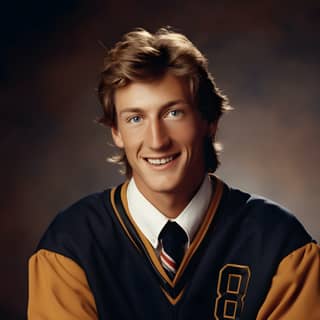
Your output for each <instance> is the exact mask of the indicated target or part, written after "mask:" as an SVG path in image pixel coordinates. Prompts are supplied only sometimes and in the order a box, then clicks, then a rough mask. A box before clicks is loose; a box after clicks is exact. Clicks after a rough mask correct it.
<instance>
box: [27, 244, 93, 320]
mask: <svg viewBox="0 0 320 320" xmlns="http://www.w3.org/2000/svg"><path fill="white" fill-rule="evenodd" d="M28 319H29V320H40V319H47V320H51V319H52V320H53V319H63V320H76V319H77V320H78V319H81V320H96V319H98V316H97V311H96V305H95V301H94V297H93V295H92V292H91V291H90V288H89V285H88V283H87V279H86V275H85V273H84V271H83V270H82V269H81V267H80V266H79V265H78V264H76V263H75V262H74V261H73V260H71V259H69V258H67V257H65V256H63V255H60V254H58V253H54V252H51V251H48V250H44V249H41V250H39V251H38V252H36V253H35V254H34V255H33V256H32V257H31V258H30V260H29V301H28Z"/></svg>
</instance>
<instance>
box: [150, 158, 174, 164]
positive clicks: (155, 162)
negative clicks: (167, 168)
mask: <svg viewBox="0 0 320 320" xmlns="http://www.w3.org/2000/svg"><path fill="white" fill-rule="evenodd" d="M172 160H173V157H172V156H171V157H168V158H161V159H149V158H148V159H147V161H148V162H149V163H151V164H154V165H162V164H166V163H168V162H170V161H172Z"/></svg>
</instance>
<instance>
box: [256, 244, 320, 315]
mask: <svg viewBox="0 0 320 320" xmlns="http://www.w3.org/2000/svg"><path fill="white" fill-rule="evenodd" d="M266 319H268V320H279V319H281V320H301V319H308V320H317V319H320V248H319V246H318V245H317V244H315V243H309V244H307V245H305V246H303V247H301V248H299V249H297V250H295V251H294V252H292V253H291V254H289V255H288V256H287V257H285V258H284V259H283V260H282V262H281V263H280V265H279V267H278V270H277V272H276V274H275V276H274V277H273V280H272V284H271V287H270V290H269V292H268V294H267V296H266V299H265V301H264V303H263V305H262V307H261V308H260V310H259V313H258V316H257V320H266Z"/></svg>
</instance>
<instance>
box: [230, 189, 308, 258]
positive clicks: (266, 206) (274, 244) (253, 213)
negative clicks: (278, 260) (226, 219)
mask: <svg viewBox="0 0 320 320" xmlns="http://www.w3.org/2000/svg"><path fill="white" fill-rule="evenodd" d="M228 190H229V192H227V194H228V195H227V197H226V202H228V201H229V202H235V203H237V204H236V206H235V205H232V210H228V212H229V215H230V219H231V220H234V223H235V226H236V228H238V229H241V231H242V232H241V234H243V235H244V236H245V237H246V238H247V239H249V238H250V239H252V241H253V242H255V243H256V245H258V246H259V247H260V250H263V249H266V248H268V250H269V251H272V250H274V251H277V250H280V252H281V253H282V255H286V254H288V253H290V252H291V251H293V250H295V249H297V248H299V247H302V246H304V245H305V244H307V243H310V242H312V241H313V240H312V237H311V236H310V235H309V234H308V232H307V231H306V229H305V228H304V226H303V225H302V223H301V222H300V221H299V219H298V218H297V217H296V216H295V215H294V214H293V213H292V212H291V211H290V210H288V209H287V208H285V207H284V206H282V205H280V204H278V203H276V202H274V201H272V200H270V199H267V198H265V197H261V196H258V195H251V194H248V193H245V192H243V191H240V190H237V189H232V188H228Z"/></svg>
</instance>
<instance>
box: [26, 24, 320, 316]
mask: <svg viewBox="0 0 320 320" xmlns="http://www.w3.org/2000/svg"><path fill="white" fill-rule="evenodd" d="M99 95H100V100H101V103H102V106H103V110H104V116H103V118H102V119H101V122H102V123H104V124H106V125H107V126H109V127H111V131H112V136H113V140H114V143H115V145H116V146H117V147H119V149H120V150H122V154H120V155H119V156H118V157H117V158H114V159H113V160H114V161H117V162H120V163H123V164H124V166H125V173H126V176H127V180H126V182H125V183H124V184H123V185H120V186H118V187H116V188H114V189H112V190H106V191H104V192H102V193H97V194H94V195H90V196H88V197H86V198H84V199H82V200H80V201H79V202H77V203H76V204H74V205H72V206H71V207H70V208H68V209H66V210H65V211H63V212H61V213H60V214H59V215H58V216H57V217H56V218H55V220H54V222H53V223H52V224H51V225H50V227H49V228H48V230H47V232H46V233H45V235H44V236H43V238H42V239H41V241H40V244H39V246H38V248H37V251H36V252H35V254H34V255H33V256H32V257H31V259H30V263H29V274H30V276H29V285H30V289H29V307H28V316H29V319H34V320H35V319H117V320H119V319H139V320H140V319H148V320H149V319H154V320H156V319H159V320H160V319H183V320H188V319H216V320H225V319H259V320H262V319H287V320H295V319H296V320H301V319H308V320H312V319H314V320H315V319H320V304H319V297H320V258H319V247H318V246H317V245H316V244H315V243H314V242H313V241H312V239H311V237H310V236H309V235H308V233H307V232H306V231H305V230H304V228H303V226H302V225H301V224H300V223H299V222H298V221H297V220H296V218H295V217H294V216H292V215H291V214H290V213H288V212H286V211H285V210H284V209H283V208H281V207H279V206H278V205H276V204H275V203H272V202H271V201H268V200H266V199H262V198H257V197H253V196H250V195H249V194H247V193H244V192H241V191H239V190H235V189H232V188H230V187H228V186H227V185H226V184H224V183H223V182H222V181H221V180H219V179H218V178H216V177H215V176H214V175H213V173H214V172H215V170H216V168H217V165H218V159H217V155H216V151H215V148H214V144H213V143H214V138H215V133H216V129H217V123H218V120H219V118H220V116H221V115H222V113H223V112H224V111H225V110H227V109H228V108H229V107H228V104H227V99H226V98H225V97H224V96H223V95H222V94H221V93H220V92H219V90H218V89H217V88H216V86H215V84H214V81H213V79H212V77H211V75H210V74H209V72H208V69H207V64H206V60H205V58H204V57H203V55H202V54H201V53H200V52H199V51H198V50H197V49H196V48H195V47H194V45H193V44H192V43H191V42H190V41H189V40H188V39H187V38H186V37H184V36H183V35H181V34H177V33H173V32H170V31H168V30H165V29H161V30H159V31H158V32H157V33H156V34H150V33H148V32H147V31H145V30H142V29H139V30H135V31H133V32H130V33H128V34H126V35H125V36H124V38H123V39H122V41H121V42H119V43H117V44H116V45H115V47H114V48H113V49H112V50H110V51H109V52H108V53H107V56H106V60H105V68H104V71H103V72H102V75H101V81H100V86H99Z"/></svg>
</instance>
